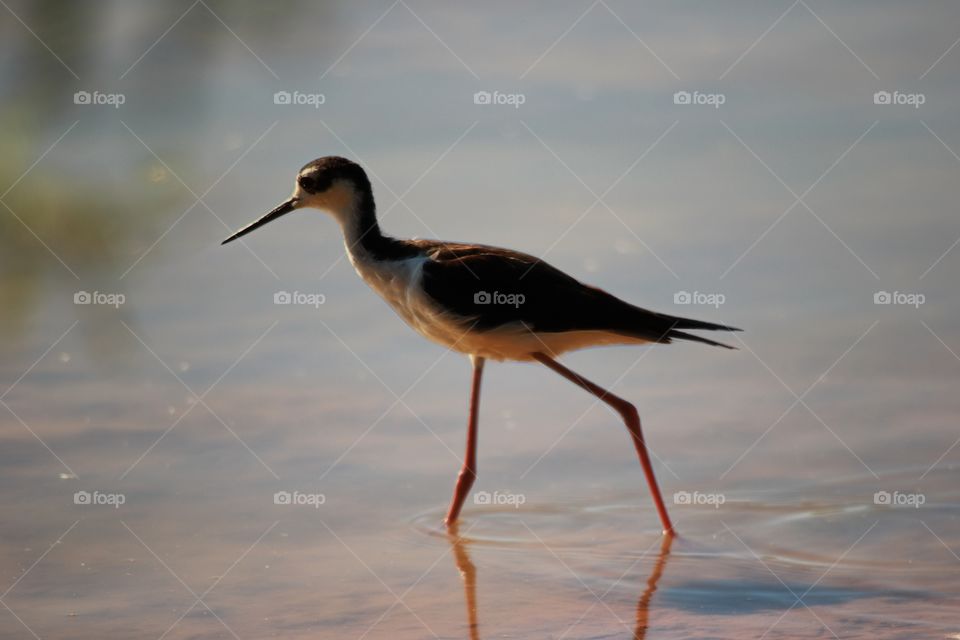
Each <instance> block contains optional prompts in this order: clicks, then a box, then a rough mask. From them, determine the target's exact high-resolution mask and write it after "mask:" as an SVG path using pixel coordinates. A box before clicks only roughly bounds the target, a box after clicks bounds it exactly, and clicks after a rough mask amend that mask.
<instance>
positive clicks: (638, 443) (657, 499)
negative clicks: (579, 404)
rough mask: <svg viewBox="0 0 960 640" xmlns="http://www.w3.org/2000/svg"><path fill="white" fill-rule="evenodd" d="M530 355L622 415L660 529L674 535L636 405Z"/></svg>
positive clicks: (545, 357) (547, 359) (543, 356)
mask: <svg viewBox="0 0 960 640" xmlns="http://www.w3.org/2000/svg"><path fill="white" fill-rule="evenodd" d="M532 355H533V358H534V359H535V360H536V361H537V362H539V363H541V364H543V365H545V366H547V367H549V368H550V369H553V370H554V371H556V372H557V373H559V374H560V375H561V376H563V377H564V378H566V379H567V380H569V381H570V382H572V383H573V384H575V385H577V386H578V387H580V388H581V389H585V390H587V391H589V392H590V393H592V394H593V395H594V396H596V397H597V399H598V400H602V401H603V402H605V403H607V404H608V405H610V407H611V408H612V409H613V410H614V411H616V412H617V413H619V414H620V417H621V418H623V423H624V424H625V425H626V426H627V429H628V430H629V431H630V435H631V437H632V438H633V445H634V447H635V448H636V450H637V456H638V457H639V458H640V466H641V467H643V474H644V475H645V476H646V477H647V485H649V487H650V494H651V495H652V496H653V504H654V506H655V507H656V508H657V514H658V515H659V516H660V523H661V524H662V525H663V532H664V533H665V534H667V535H673V534H674V530H673V523H671V522H670V516H668V515H667V507H666V505H664V504H663V496H661V495H660V487H659V486H657V477H656V476H655V475H653V465H651V464H650V455H649V454H648V453H647V443H646V441H645V440H644V439H643V431H642V430H641V428H640V414H638V413H637V408H636V407H635V406H633V405H632V404H630V403H629V402H627V401H626V400H624V399H623V398H621V397H620V396H615V395H613V394H612V393H610V392H609V391H607V390H606V389H604V388H603V387H601V386H600V385H598V384H595V383H593V382H590V381H589V380H587V379H586V378H584V377H582V376H580V375H579V374H577V373H576V372H574V371H571V370H570V369H567V368H566V367H565V366H563V365H562V364H560V363H559V362H557V361H556V360H554V359H553V358H551V357H550V356H548V355H547V354H545V353H534V354H532Z"/></svg>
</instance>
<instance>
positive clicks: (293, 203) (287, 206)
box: [220, 198, 297, 244]
mask: <svg viewBox="0 0 960 640" xmlns="http://www.w3.org/2000/svg"><path fill="white" fill-rule="evenodd" d="M296 208H297V199H296V198H290V199H289V200H287V201H286V202H284V203H283V204H281V205H280V206H279V207H277V208H276V209H274V210H273V211H271V212H270V213H268V214H267V215H265V216H263V217H262V218H260V219H259V220H257V221H256V222H251V223H250V224H248V225H247V226H245V227H244V228H243V229H240V231H237V232H236V233H235V234H233V235H232V236H230V237H229V238H227V239H226V240H224V241H223V242H221V243H220V244H227V243H228V242H233V241H234V240H236V239H237V238H239V237H240V236H245V235H247V234H248V233H250V232H251V231H253V230H254V229H258V228H260V227H262V226H263V225H265V224H267V223H268V222H272V221H274V220H276V219H277V218H279V217H280V216H283V215H286V214H288V213H290V212H291V211H293V210H294V209H296Z"/></svg>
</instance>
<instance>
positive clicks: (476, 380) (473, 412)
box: [445, 356, 484, 527]
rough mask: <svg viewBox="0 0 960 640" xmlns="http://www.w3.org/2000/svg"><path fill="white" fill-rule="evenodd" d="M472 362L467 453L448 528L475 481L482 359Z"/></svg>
mask: <svg viewBox="0 0 960 640" xmlns="http://www.w3.org/2000/svg"><path fill="white" fill-rule="evenodd" d="M470 359H471V360H472V361H473V386H472V389H471V391H470V418H469V419H468V421H467V452H466V453H465V454H464V457H463V468H462V469H460V475H458V476H457V484H456V487H454V490H453V501H452V502H451V503H450V510H449V511H447V517H446V520H445V522H446V523H447V526H448V527H449V526H450V525H452V524H453V523H455V522H456V521H457V518H458V517H460V509H461V508H462V507H463V502H464V500H466V499H467V494H468V493H469V492H470V487H472V486H473V481H474V480H476V479H477V418H478V417H479V413H480V379H481V377H482V376H483V363H484V359H483V358H481V357H480V356H471V357H470Z"/></svg>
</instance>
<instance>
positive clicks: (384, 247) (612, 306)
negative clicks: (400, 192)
mask: <svg viewBox="0 0 960 640" xmlns="http://www.w3.org/2000/svg"><path fill="white" fill-rule="evenodd" d="M306 208H313V209H319V210H322V211H324V212H326V213H328V214H329V215H331V216H332V217H333V218H334V219H335V220H336V222H337V223H339V225H340V227H341V230H342V232H343V237H344V244H345V246H346V252H347V257H348V258H349V260H350V263H351V264H352V265H353V268H354V269H355V270H356V272H357V273H358V274H359V276H360V277H361V278H362V279H363V280H364V281H365V282H366V283H367V285H369V286H370V288H372V289H373V290H374V291H375V292H376V293H377V294H379V295H380V297H381V298H383V300H384V301H386V303H387V304H388V305H389V306H390V307H392V308H393V310H394V311H395V312H396V313H397V314H398V315H399V316H400V317H401V318H402V319H403V320H404V321H405V322H406V323H407V324H408V325H410V327H412V328H413V329H414V330H415V331H417V332H418V333H420V334H421V335H422V336H423V337H425V338H427V339H428V340H431V341H433V342H435V343H438V344H440V345H441V346H443V347H446V348H448V349H450V350H453V351H457V352H460V353H463V354H465V355H467V356H468V357H469V359H470V361H471V363H472V367H473V374H472V382H471V389H470V402H469V413H468V419H467V442H466V452H465V455H464V459H463V462H462V467H461V469H460V471H459V473H458V475H457V478H456V482H455V484H454V491H453V498H452V500H451V502H450V506H449V508H448V509H447V512H446V517H445V519H444V522H445V524H446V526H447V527H448V528H449V527H451V526H454V525H455V524H456V523H457V521H458V519H459V517H460V512H461V509H462V508H463V504H464V501H465V500H466V498H467V495H468V494H469V492H470V489H471V488H472V487H473V484H474V482H475V480H476V479H477V436H478V428H479V426H478V422H479V408H480V383H481V379H482V377H483V370H484V364H485V363H486V361H487V360H494V361H520V362H538V363H540V364H542V365H544V366H546V367H547V368H549V369H551V370H553V371H554V372H556V373H558V374H559V375H561V376H562V377H564V378H566V379H567V380H569V381H570V382H572V383H573V384H575V385H576V386H578V387H580V388H581V389H583V390H585V391H587V392H588V393H590V394H592V395H593V396H595V397H596V398H597V399H598V400H599V401H602V402H604V403H605V404H607V405H608V406H609V407H611V408H612V409H613V410H614V411H616V412H617V413H618V414H619V415H620V417H621V419H622V420H623V423H624V425H625V426H626V427H627V430H628V431H629V433H630V437H631V439H632V441H633V445H634V448H635V449H636V452H637V456H638V458H639V461H640V465H641V467H642V469H643V473H644V476H645V478H646V481H647V485H648V487H649V490H650V494H651V497H652V499H653V503H654V506H655V507H656V511H657V514H658V516H659V519H660V524H661V525H662V531H663V533H664V534H666V535H674V533H675V530H674V527H673V524H672V521H671V520H670V516H669V514H668V513H667V508H666V505H665V504H664V501H663V496H662V494H661V493H660V487H659V485H658V484H657V479H656V476H655V475H654V471H653V466H652V464H651V462H650V455H649V452H648V450H647V443H646V440H645V438H644V435H643V431H642V429H641V423H640V415H639V412H638V411H637V408H636V406H635V405H634V404H632V403H630V402H628V401H627V400H625V399H623V398H621V397H619V396H617V395H614V394H613V393H611V392H610V391H608V390H607V389H604V388H603V387H601V386H600V385H598V384H596V383H594V382H592V381H590V380H588V379H587V378H585V377H583V376H581V375H580V374H578V373H576V372H574V371H572V370H571V369H569V368H567V367H566V366H564V365H563V364H561V363H560V362H559V360H558V357H559V356H560V355H562V354H564V353H566V352H569V351H573V350H578V349H584V348H588V347H596V346H601V345H640V344H669V343H671V342H673V341H674V340H687V341H693V342H699V343H702V344H707V345H711V346H716V347H724V348H727V349H733V348H734V347H732V346H731V345H727V344H724V343H721V342H717V341H715V340H711V339H709V338H704V337H702V336H699V335H696V334H692V333H689V331H691V330H705V331H740V329H737V328H736V327H730V326H726V325H721V324H714V323H712V322H704V321H701V320H692V319H689V318H681V317H677V316H672V315H668V314H663V313H657V312H654V311H649V310H647V309H643V308H641V307H638V306H634V305H632V304H630V303H628V302H625V301H624V300H621V299H620V298H617V297H616V296H614V295H612V294H610V293H607V292H606V291H604V290H603V289H600V288H597V287H594V286H590V285H588V284H584V283H582V282H580V281H579V280H577V279H575V278H574V277H572V276H570V275H567V274H566V273H564V272H563V271H561V270H560V269H557V268H556V267H553V266H551V265H550V264H548V263H547V262H545V261H543V260H540V259H538V258H536V257H534V256H532V255H529V254H526V253H521V252H519V251H513V250H510V249H503V248H499V247H494V246H489V245H484V244H472V243H464V242H444V241H439V240H426V239H410V240H405V239H399V238H395V237H391V236H388V235H385V234H384V233H383V232H382V231H381V230H380V225H379V223H378V221H377V210H376V204H375V201H374V194H373V187H372V186H371V184H370V180H369V178H368V177H367V174H366V172H365V171H364V170H363V168H362V167H361V166H360V165H359V164H357V163H356V162H353V161H352V160H349V159H347V158H343V157H340V156H325V157H322V158H318V159H316V160H313V161H311V162H308V163H307V164H306V165H304V166H303V168H301V169H300V171H299V173H297V177H296V182H295V184H294V189H293V194H292V195H291V196H290V197H289V198H288V199H287V200H285V201H283V202H282V203H281V204H280V205H278V206H277V207H275V208H274V209H273V210H271V211H269V212H268V213H266V214H265V215H263V216H262V217H260V218H259V219H257V220H256V221H254V222H252V223H250V224H248V225H247V226H245V227H243V228H241V229H240V230H239V231H237V232H236V233H234V234H232V235H231V236H229V237H228V238H226V239H225V240H223V242H222V243H221V244H227V243H229V242H232V241H234V240H236V239H238V238H241V237H243V236H245V235H247V234H248V233H250V232H252V231H254V230H256V229H258V228H260V227H262V226H264V225H266V224H267V223H269V222H272V221H274V220H277V219H278V218H281V217H283V216H285V215H287V214H289V213H291V212H293V211H297V210H299V209H306Z"/></svg>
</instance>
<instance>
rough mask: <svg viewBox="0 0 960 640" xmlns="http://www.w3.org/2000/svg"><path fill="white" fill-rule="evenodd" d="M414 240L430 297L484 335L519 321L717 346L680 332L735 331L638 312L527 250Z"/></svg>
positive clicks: (549, 329)
mask: <svg viewBox="0 0 960 640" xmlns="http://www.w3.org/2000/svg"><path fill="white" fill-rule="evenodd" d="M415 242H417V244H418V246H419V247H420V248H421V249H423V250H426V252H427V255H428V258H429V259H428V260H427V262H426V263H425V264H424V267H423V287H424V290H425V291H426V293H427V295H428V296H430V297H431V298H432V299H433V300H435V301H436V302H437V303H438V304H439V305H440V306H442V307H443V308H445V309H447V310H449V311H450V312H452V313H454V314H456V315H459V316H462V317H464V319H465V320H467V321H468V322H469V323H471V324H473V326H474V328H475V329H478V330H481V331H484V330H490V329H495V328H497V327H500V326H503V325H507V324H511V323H524V324H525V325H527V326H528V327H529V328H530V329H531V330H533V331H536V332H542V333H553V332H564V331H588V330H599V331H609V332H612V333H617V334H621V335H624V336H630V337H634V338H641V339H644V340H649V341H651V342H663V343H667V342H670V341H671V338H678V339H682V340H694V341H697V342H704V343H706V344H712V345H716V346H722V347H727V346H728V345H724V344H721V343H718V342H714V341H713V340H708V339H706V338H701V337H699V336H695V335H691V334H688V333H684V332H682V331H678V329H702V330H711V331H716V330H721V331H739V329H736V328H734V327H728V326H724V325H719V324H713V323H711V322H701V321H699V320H690V319H687V318H678V317H675V316H670V315H666V314H661V313H655V312H653V311H648V310H647V309H642V308H640V307H636V306H634V305H632V304H629V303H627V302H624V301H623V300H620V299H619V298H617V297H615V296H613V295H611V294H609V293H607V292H606V291H603V290H602V289H598V288H596V287H591V286H589V285H586V284H583V283H582V282H580V281H578V280H576V279H574V278H572V277H570V276H568V275H567V274H565V273H564V272H562V271H560V270H559V269H557V268H555V267H552V266H551V265H549V264H547V263H546V262H543V261H542V260H538V259H537V258H535V257H533V256H531V255H527V254H525V253H520V252H517V251H511V250H508V249H501V248H498V247H490V246H485V245H473V244H456V243H445V242H429V241H415ZM728 348H729V347H728Z"/></svg>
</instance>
